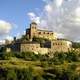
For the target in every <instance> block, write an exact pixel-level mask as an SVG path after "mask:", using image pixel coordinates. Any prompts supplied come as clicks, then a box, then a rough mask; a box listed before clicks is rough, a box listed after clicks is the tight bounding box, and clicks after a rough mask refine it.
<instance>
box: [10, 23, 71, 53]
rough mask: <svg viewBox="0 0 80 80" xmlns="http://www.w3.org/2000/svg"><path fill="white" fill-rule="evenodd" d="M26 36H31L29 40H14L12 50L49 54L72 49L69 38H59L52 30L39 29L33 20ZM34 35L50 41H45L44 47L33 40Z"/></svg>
mask: <svg viewBox="0 0 80 80" xmlns="http://www.w3.org/2000/svg"><path fill="white" fill-rule="evenodd" d="M25 36H28V37H29V39H30V40H29V41H27V40H26V41H21V40H20V41H18V40H16V39H15V40H14V41H13V44H12V45H10V47H11V50H13V51H18V52H27V51H31V52H34V53H36V54H38V53H40V54H47V53H51V52H52V53H55V52H67V51H69V50H71V46H72V43H71V42H70V41H68V40H63V39H57V37H56V34H55V33H54V32H52V31H46V30H39V29H37V24H36V23H35V22H32V23H31V24H30V28H29V29H26V34H25ZM33 37H37V38H46V39H48V40H49V42H47V41H46V42H45V43H43V47H42V46H41V44H40V43H37V42H33V41H32V39H33Z"/></svg>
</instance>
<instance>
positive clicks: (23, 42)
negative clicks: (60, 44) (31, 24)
mask: <svg viewBox="0 0 80 80" xmlns="http://www.w3.org/2000/svg"><path fill="white" fill-rule="evenodd" d="M15 43H17V44H39V43H38V42H34V41H32V42H30V41H21V42H15Z"/></svg>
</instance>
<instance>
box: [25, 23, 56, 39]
mask: <svg viewBox="0 0 80 80" xmlns="http://www.w3.org/2000/svg"><path fill="white" fill-rule="evenodd" d="M37 27H38V26H37V24H36V23H35V22H32V23H31V24H30V28H29V29H26V35H28V36H29V39H31V40H32V38H33V37H39V38H46V39H49V40H54V39H57V36H56V33H54V32H52V31H48V30H40V29H38V28H37Z"/></svg>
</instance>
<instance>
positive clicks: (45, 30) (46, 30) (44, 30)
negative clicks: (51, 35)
mask: <svg viewBox="0 0 80 80" xmlns="http://www.w3.org/2000/svg"><path fill="white" fill-rule="evenodd" d="M38 31H45V32H53V31H50V30H41V29H38Z"/></svg>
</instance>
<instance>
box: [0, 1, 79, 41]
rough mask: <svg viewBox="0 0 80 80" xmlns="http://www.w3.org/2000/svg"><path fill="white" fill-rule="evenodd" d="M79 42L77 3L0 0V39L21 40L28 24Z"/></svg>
mask: <svg viewBox="0 0 80 80" xmlns="http://www.w3.org/2000/svg"><path fill="white" fill-rule="evenodd" d="M33 20H34V21H36V22H37V23H38V28H41V29H49V30H52V31H54V32H57V33H58V37H60V38H62V37H65V38H67V39H69V40H73V41H80V36H79V35H80V0H0V40H3V39H12V37H14V36H17V37H20V36H21V35H22V34H24V31H25V29H26V28H27V27H29V24H30V23H31V21H33Z"/></svg>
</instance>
